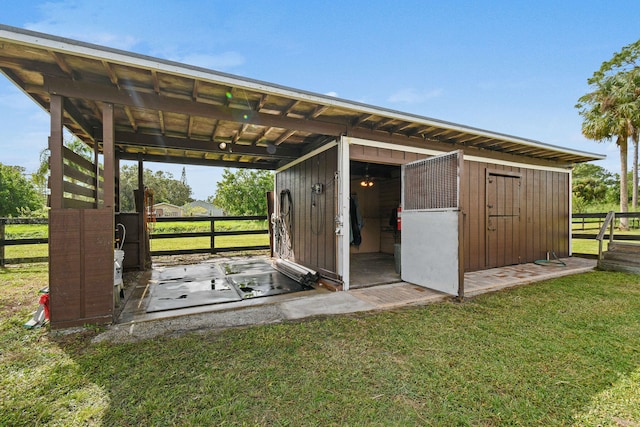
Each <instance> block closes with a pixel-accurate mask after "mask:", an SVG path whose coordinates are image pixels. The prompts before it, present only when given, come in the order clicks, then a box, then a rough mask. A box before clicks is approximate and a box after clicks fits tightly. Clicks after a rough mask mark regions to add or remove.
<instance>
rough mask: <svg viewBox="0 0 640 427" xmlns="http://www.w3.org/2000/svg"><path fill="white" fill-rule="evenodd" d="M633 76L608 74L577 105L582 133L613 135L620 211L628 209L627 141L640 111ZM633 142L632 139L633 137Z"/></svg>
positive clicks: (623, 222) (607, 137) (591, 136)
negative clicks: (618, 175) (617, 168)
mask: <svg viewBox="0 0 640 427" xmlns="http://www.w3.org/2000/svg"><path fill="white" fill-rule="evenodd" d="M634 84H635V79H634V78H630V76H629V75H627V73H618V74H615V75H612V76H608V77H605V78H603V79H602V80H600V81H599V82H597V83H596V84H595V86H596V88H595V90H594V91H593V92H590V93H588V94H586V95H584V96H582V97H581V98H580V99H579V100H578V104H577V105H576V107H577V108H578V109H579V110H580V115H581V116H582V117H583V119H584V120H583V122H582V133H583V135H584V136H585V137H587V138H589V139H593V140H595V141H605V140H609V141H610V140H612V139H613V138H615V140H616V145H618V148H619V151H620V177H621V178H620V211H621V212H627V211H628V210H629V193H628V189H627V179H626V176H627V150H628V143H627V140H628V139H629V137H630V136H632V135H633V136H635V135H637V133H638V131H637V123H639V120H638V119H639V117H640V114H639V113H638V111H639V108H638V105H637V95H635V93H636V87H634ZM634 141H635V139H634ZM620 228H621V229H627V228H628V222H627V220H626V218H623V219H621V221H620Z"/></svg>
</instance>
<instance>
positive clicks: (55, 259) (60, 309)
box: [49, 208, 114, 328]
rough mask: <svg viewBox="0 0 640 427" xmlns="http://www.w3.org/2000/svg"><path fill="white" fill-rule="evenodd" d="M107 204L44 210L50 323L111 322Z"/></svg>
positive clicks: (58, 325) (109, 212)
mask: <svg viewBox="0 0 640 427" xmlns="http://www.w3.org/2000/svg"><path fill="white" fill-rule="evenodd" d="M113 219H114V217H113V209H111V208H106V209H52V210H51V211H50V212H49V291H50V295H51V299H50V307H51V326H52V327H54V328H62V327H69V326H80V325H84V324H91V323H110V322H112V321H113V263H114V260H113V243H114V242H113Z"/></svg>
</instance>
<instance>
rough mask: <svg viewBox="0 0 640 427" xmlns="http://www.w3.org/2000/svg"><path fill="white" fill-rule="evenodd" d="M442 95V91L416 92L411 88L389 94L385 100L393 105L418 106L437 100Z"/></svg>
mask: <svg viewBox="0 0 640 427" xmlns="http://www.w3.org/2000/svg"><path fill="white" fill-rule="evenodd" d="M442 93H443V90H442V89H433V90H430V91H418V90H416V89H413V88H406V89H400V90H399V91H397V92H395V93H393V94H391V96H389V98H388V99H387V100H388V101H389V102H393V103H403V104H419V103H422V102H425V101H427V100H429V99H433V98H437V97H439V96H441V95H442Z"/></svg>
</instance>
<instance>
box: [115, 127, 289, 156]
mask: <svg viewBox="0 0 640 427" xmlns="http://www.w3.org/2000/svg"><path fill="white" fill-rule="evenodd" d="M115 136H116V138H115V141H116V144H118V143H126V144H127V145H131V146H139V147H156V148H166V149H177V150H190V151H204V152H208V153H225V152H227V150H226V149H225V150H222V149H220V147H219V146H218V145H217V144H215V143H213V144H212V143H211V141H206V140H195V139H186V138H175V137H169V136H162V135H150V134H140V133H133V132H123V131H117V132H116V135H115ZM233 152H234V153H236V154H240V155H247V156H258V157H263V158H267V157H270V158H274V159H293V158H296V157H297V156H299V155H300V150H298V149H295V148H290V147H280V148H279V149H278V152H277V153H276V154H269V153H268V152H267V150H266V149H265V148H264V147H256V146H253V145H234V147H233Z"/></svg>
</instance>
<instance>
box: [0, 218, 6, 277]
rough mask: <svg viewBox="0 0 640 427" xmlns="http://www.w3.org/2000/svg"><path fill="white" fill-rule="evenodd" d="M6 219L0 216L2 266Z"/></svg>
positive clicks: (2, 263)
mask: <svg viewBox="0 0 640 427" xmlns="http://www.w3.org/2000/svg"><path fill="white" fill-rule="evenodd" d="M5 222H6V220H5V219H4V218H0V267H4V265H5V262H4V227H5V225H4V224H5Z"/></svg>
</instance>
